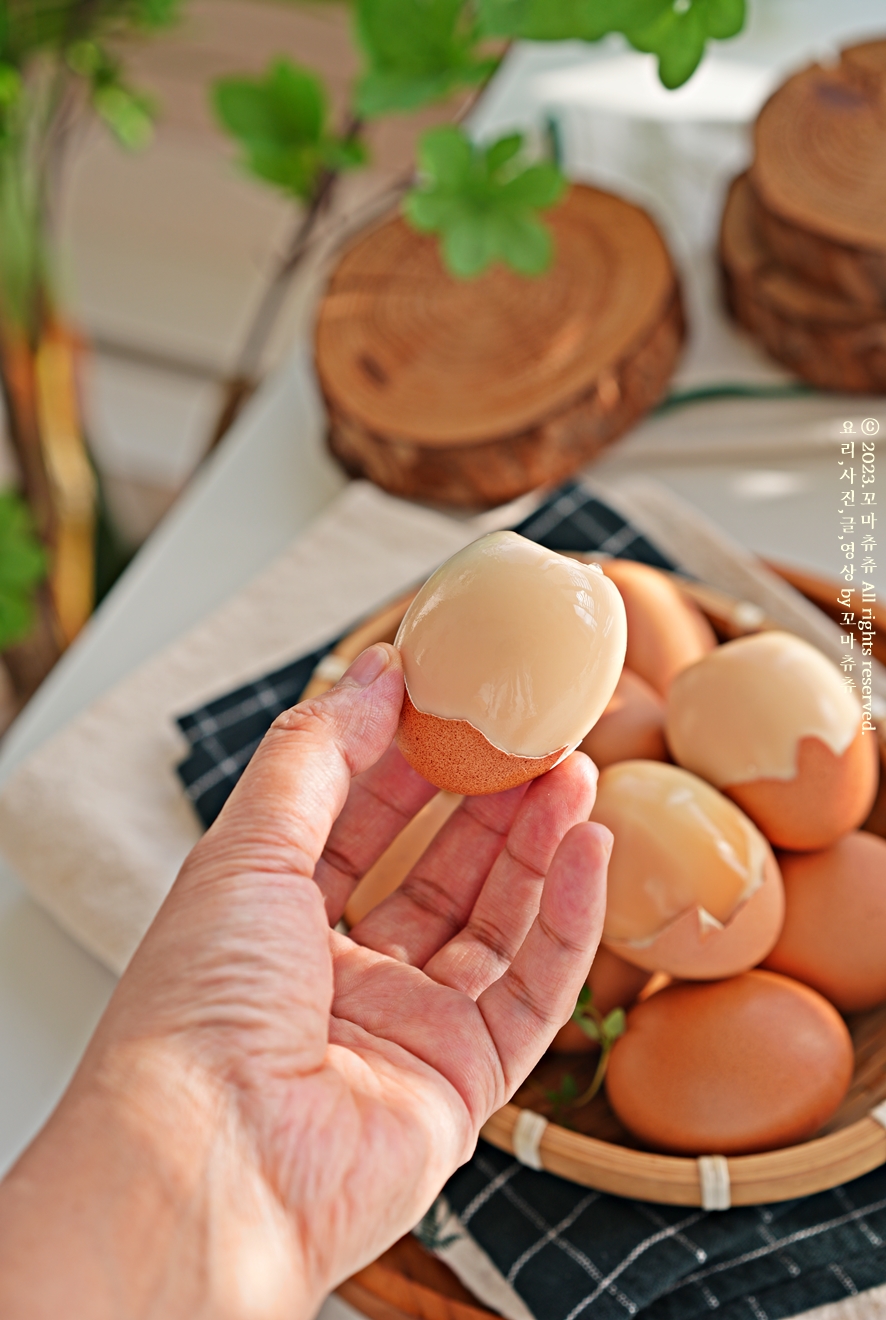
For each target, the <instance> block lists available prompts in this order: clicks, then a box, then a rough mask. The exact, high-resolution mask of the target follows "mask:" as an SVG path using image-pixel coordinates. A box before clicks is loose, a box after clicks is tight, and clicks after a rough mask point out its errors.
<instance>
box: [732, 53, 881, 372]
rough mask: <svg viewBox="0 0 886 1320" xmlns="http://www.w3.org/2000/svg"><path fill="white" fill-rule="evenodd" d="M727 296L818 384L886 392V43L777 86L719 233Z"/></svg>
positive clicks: (777, 351)
mask: <svg viewBox="0 0 886 1320" xmlns="http://www.w3.org/2000/svg"><path fill="white" fill-rule="evenodd" d="M720 258H721V262H722V267H723V272H724V275H725V281H726V290H727V298H728V301H729V304H730V307H731V310H732V312H733V313H734V315H735V316H736V318H737V319H738V320H739V321H740V322H741V323H742V324H743V325H744V326H746V327H747V328H748V329H749V330H750V331H752V332H753V334H754V335H756V336H757V337H758V338H759V339H760V340H761V342H762V343H763V344H764V346H765V347H766V348H767V349H768V351H769V352H770V353H771V354H772V356H773V357H775V358H777V359H778V360H779V361H780V362H783V363H784V364H785V366H787V367H789V368H790V369H791V370H792V371H795V372H796V373H797V374H798V375H799V376H802V377H803V378H804V379H806V380H808V381H810V382H811V383H812V384H813V385H817V386H819V387H822V388H825V389H835V390H846V391H861V392H868V393H872V392H873V393H877V392H881V391H883V390H886V40H883V41H872V42H866V43H865V44H863V45H858V46H852V47H850V48H849V49H847V50H845V51H843V53H842V55H841V57H840V60H839V63H837V64H836V65H834V66H832V67H823V66H822V65H818V64H815V65H812V66H811V67H810V68H807V69H804V70H803V71H802V72H800V73H797V74H795V75H794V76H793V77H792V78H789V79H788V81H787V82H786V83H785V84H784V85H783V86H782V87H780V88H779V90H778V91H777V92H775V94H774V95H773V96H772V97H771V98H770V100H769V101H768V102H767V104H766V105H765V106H764V107H763V110H762V111H761V113H760V116H759V119H758V120H757V124H756V130H755V157H754V161H753V164H752V165H751V168H750V169H749V170H748V172H747V173H745V174H742V175H741V176H740V177H739V178H737V179H736V180H735V181H734V183H733V184H732V187H731V188H730V191H729V195H728V198H727V201H726V207H725V211H724V214H723V222H722V228H721V232H720Z"/></svg>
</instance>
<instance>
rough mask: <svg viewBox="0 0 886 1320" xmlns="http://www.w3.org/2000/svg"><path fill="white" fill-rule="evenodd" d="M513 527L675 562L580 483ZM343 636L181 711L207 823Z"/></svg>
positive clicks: (187, 776) (571, 543) (665, 564)
mask: <svg viewBox="0 0 886 1320" xmlns="http://www.w3.org/2000/svg"><path fill="white" fill-rule="evenodd" d="M514 530H515V531H517V532H519V533H520V535H521V536H525V537H527V538H528V539H529V540H531V541H538V543H539V544H540V545H544V546H547V548H548V549H549V550H601V551H605V552H606V553H607V554H610V555H615V556H619V557H621V558H623V559H637V560H640V561H642V562H643V563H644V564H653V565H654V566H655V567H657V568H671V567H672V565H671V564H670V563H669V561H668V560H667V559H665V558H664V556H663V555H661V554H659V552H658V550H656V549H655V547H654V546H653V545H650V543H649V542H648V541H647V540H646V538H645V537H643V536H641V535H640V533H639V532H638V531H637V530H636V529H635V528H634V527H631V526H630V524H629V523H626V522H625V520H624V518H622V517H621V516H620V514H617V513H616V512H615V511H614V510H613V509H610V508H609V507H608V505H606V504H603V503H601V501H600V500H598V499H595V498H594V497H593V496H592V495H591V494H590V493H589V492H588V491H587V490H586V489H585V488H584V487H583V486H581V485H580V484H577V483H576V482H569V483H568V484H567V485H566V486H563V487H561V489H560V490H558V491H557V492H556V494H554V495H553V496H552V497H551V498H550V499H549V500H547V501H546V502H545V503H544V504H542V505H541V506H540V507H539V508H538V509H536V511H535V513H533V514H532V516H531V517H529V518H527V519H526V520H525V521H524V522H522V523H520V525H519V526H518V527H515V528H514ZM339 640H340V639H339V638H335V639H333V640H332V641H330V642H328V643H327V644H326V645H325V646H321V647H320V648H319V649H318V650H316V651H312V652H311V654H310V655H305V656H301V657H300V658H299V659H298V660H293V661H292V662H291V663H290V664H288V665H284V667H283V668H282V669H277V670H275V671H274V672H273V673H272V674H265V675H264V676H263V677H262V678H259V679H256V680H255V681H254V682H252V683H247V684H246V685H245V686H244V687H239V688H237V690H236V691H235V692H229V693H227V694H226V695H225V696H223V697H217V698H216V699H215V700H214V701H210V702H207V704H206V705H205V706H201V707H200V708H199V709H198V710H194V711H191V712H190V714H188V715H182V716H180V717H179V719H178V726H179V728H180V729H181V731H182V733H183V734H184V735H185V737H186V738H187V740H188V743H189V744H190V750H189V752H188V755H187V756H186V758H185V759H184V760H183V761H182V762H181V764H180V765H179V766H178V773H179V777H180V779H181V781H182V783H183V784H184V786H185V792H186V793H187V795H188V797H189V798H190V800H191V802H192V803H193V805H194V809H195V811H196V812H197V815H198V816H199V817H200V819H201V821H202V822H203V824H204V825H205V826H206V827H207V828H208V827H209V826H210V825H211V824H212V822H213V821H214V820H215V818H216V816H217V815H218V813H219V812H220V811H221V809H222V807H223V806H224V804H225V802H226V801H227V799H228V795H229V794H230V792H231V789H232V788H233V787H234V785H235V784H236V782H237V780H238V779H239V778H240V776H241V775H242V773H243V771H244V769H245V768H246V765H247V762H248V761H249V758H250V757H251V756H252V753H253V752H254V751H255V749H256V747H258V745H259V743H260V742H261V740H262V738H263V737H264V735H265V734H266V733H267V731H268V729H269V728H270V727H271V725H272V724H273V722H274V720H275V719H276V718H277V716H278V715H279V714H280V713H281V711H284V710H287V709H288V708H289V707H290V706H293V705H295V703H296V702H297V701H298V699H299V697H300V696H301V694H302V692H303V691H304V689H305V687H306V686H307V684H308V682H309V681H310V678H311V675H312V674H313V672H314V669H315V668H316V666H317V665H318V664H319V662H320V661H321V660H322V659H323V657H324V656H325V655H327V654H328V653H329V652H330V651H331V650H332V649H333V647H334V646H335V645H336V644H337V642H338V641H339Z"/></svg>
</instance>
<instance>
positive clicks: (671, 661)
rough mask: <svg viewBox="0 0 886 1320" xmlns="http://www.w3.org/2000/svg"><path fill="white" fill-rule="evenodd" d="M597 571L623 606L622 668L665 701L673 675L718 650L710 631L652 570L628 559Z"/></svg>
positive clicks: (700, 616)
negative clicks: (625, 630)
mask: <svg viewBox="0 0 886 1320" xmlns="http://www.w3.org/2000/svg"><path fill="white" fill-rule="evenodd" d="M602 567H603V572H604V573H605V574H606V576H607V577H608V578H609V580H610V582H614V583H615V585H616V586H617V587H618V590H619V592H620V593H621V597H622V599H623V601H624V603H625V611H626V613H627V619H628V647H627V654H626V656H625V664H626V665H627V667H628V669H630V670H632V671H633V673H635V674H639V675H640V677H641V678H642V679H645V681H646V682H647V683H648V684H649V686H650V687H651V688H653V689H654V690H655V691H656V692H658V693H659V694H660V695H661V696H666V695H667V691H668V688H669V687H670V685H671V682H672V681H673V679H674V678H675V677H676V675H677V674H679V673H680V672H681V670H683V669H685V668H686V667H687V665H691V664H694V663H695V661H696V660H698V659H700V658H701V656H703V655H707V653H708V651H712V650H713V649H714V647H715V646H716V645H717V638H716V637H715V636H714V632H713V629H712V628H711V625H710V624H709V623H708V621H707V619H706V618H705V617H704V615H703V614H702V613H701V611H700V610H699V609H697V608H696V606H695V605H694V604H693V603H692V601H690V600H687V599H686V597H685V596H684V595H683V593H682V592H681V591H680V589H679V587H677V586H676V584H675V583H674V582H673V581H672V580H671V579H670V578H669V577H667V576H666V574H664V573H661V572H659V570H658V569H657V568H650V566H649V565H648V564H637V563H635V562H634V561H633V560H630V559H607V560H605V562H604V563H603V566H602Z"/></svg>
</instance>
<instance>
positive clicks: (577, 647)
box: [394, 532, 627, 794]
mask: <svg viewBox="0 0 886 1320" xmlns="http://www.w3.org/2000/svg"><path fill="white" fill-rule="evenodd" d="M626 633H627V625H626V621H625V612H624V606H623V605H622V601H621V597H620V596H619V594H618V592H617V590H616V589H615V587H614V586H613V585H612V584H611V583H610V582H609V581H608V580H607V579H606V578H605V577H604V575H603V573H602V572H601V571H600V569H599V568H597V567H596V565H593V564H583V563H580V562H579V561H577V560H573V559H568V558H566V557H565V556H563V555H558V554H556V553H555V552H554V551H552V550H546V549H544V547H543V546H540V545H537V544H536V543H535V542H534V541H527V540H526V539H525V538H524V537H522V536H518V535H517V534H516V533H515V532H491V533H490V534H489V535H487V536H483V537H481V538H480V540H478V541H474V542H473V543H472V544H471V545H469V546H466V547H465V549H464V550H460V551H459V552H458V554H455V555H453V556H452V558H451V559H448V560H447V561H446V563H445V564H443V565H442V566H441V567H440V568H438V569H437V571H436V572H435V573H434V574H432V576H431V577H430V578H429V579H428V581H427V582H426V583H425V584H424V586H423V587H422V589H421V590H420V591H419V593H418V595H417V596H416V597H415V599H414V600H413V602H412V604H411V605H410V607H409V609H408V610H407V612H406V615H405V617H404V619H403V622H402V624H401V625H400V629H399V631H398V633H397V637H396V639H395V643H394V644H395V645H396V646H397V647H398V649H399V651H400V654H401V656H402V659H403V671H404V676H405V680H406V698H405V700H404V702H403V710H402V713H401V716H400V726H399V729H398V731H397V741H398V745H399V747H400V750H401V751H402V753H403V755H404V756H405V757H406V759H407V761H409V763H410V764H411V765H412V766H413V767H414V768H415V769H416V770H417V771H418V772H419V774H421V775H423V776H424V778H425V779H427V780H429V781H430V783H432V784H435V785H436V786H437V788H443V789H447V790H449V791H450V792H453V793H470V794H480V793H498V792H501V791H502V790H503V789H506V788H512V787H514V786H515V785H517V784H522V783H526V782H527V781H528V780H530V779H535V778H536V777H537V776H538V775H541V774H544V772H545V771H546V770H550V769H552V768H553V766H555V765H557V764H558V763H559V762H560V761H562V760H563V759H564V758H565V757H566V756H568V755H569V753H570V752H572V751H574V750H575V748H576V747H577V746H578V745H579V743H580V742H581V741H582V739H583V738H584V737H585V735H586V734H587V733H588V731H589V730H590V729H591V727H592V726H593V725H594V724H595V723H596V721H597V720H598V719H599V717H600V715H601V714H602V712H603V710H604V709H605V707H606V705H607V703H608V702H609V699H610V697H611V696H612V694H613V692H614V690H615V686H616V683H617V682H618V677H619V674H620V673H621V668H622V665H623V663H624V653H625V645H626Z"/></svg>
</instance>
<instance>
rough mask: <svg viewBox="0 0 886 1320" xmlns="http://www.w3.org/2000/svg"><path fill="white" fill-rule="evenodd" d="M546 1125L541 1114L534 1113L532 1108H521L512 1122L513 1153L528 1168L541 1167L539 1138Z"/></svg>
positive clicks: (545, 1120) (542, 1165) (546, 1121)
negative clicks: (514, 1121)
mask: <svg viewBox="0 0 886 1320" xmlns="http://www.w3.org/2000/svg"><path fill="white" fill-rule="evenodd" d="M547 1126H548V1120H547V1119H546V1118H545V1117H544V1115H543V1114H536V1112H535V1110H533V1109H521V1110H520V1113H519V1114H518V1115H517V1121H516V1123H515V1124H514V1132H513V1136H512V1138H511V1140H512V1141H513V1144H514V1154H515V1155H516V1156H517V1159H518V1160H519V1161H520V1163H521V1164H525V1165H526V1166H527V1168H529V1169H543V1168H544V1167H545V1166H544V1164H543V1163H542V1158H541V1139H542V1137H543V1136H544V1134H545V1130H546V1128H547Z"/></svg>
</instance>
